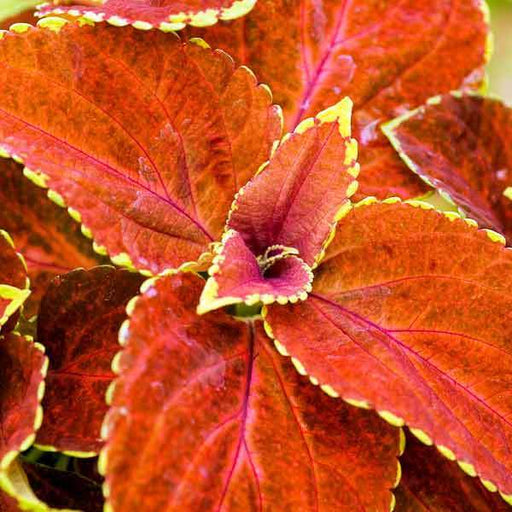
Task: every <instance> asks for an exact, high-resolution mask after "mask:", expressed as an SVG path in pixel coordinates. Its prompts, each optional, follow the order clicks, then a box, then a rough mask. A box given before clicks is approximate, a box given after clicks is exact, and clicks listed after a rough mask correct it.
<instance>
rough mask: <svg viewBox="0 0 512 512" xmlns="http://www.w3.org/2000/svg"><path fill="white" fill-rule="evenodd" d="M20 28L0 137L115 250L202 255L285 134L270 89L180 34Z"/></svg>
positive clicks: (7, 71)
mask: <svg viewBox="0 0 512 512" xmlns="http://www.w3.org/2000/svg"><path fill="white" fill-rule="evenodd" d="M54 28H55V27H54ZM24 29H27V31H26V32H25V33H22V34H13V33H8V34H6V35H5V36H4V38H3V40H2V41H1V42H0V63H1V64H0V65H1V67H2V69H3V71H4V72H3V73H2V74H1V76H0V141H1V142H0V146H1V147H3V148H4V149H5V150H6V151H7V152H8V153H10V154H16V155H18V157H20V158H21V159H22V160H24V161H25V163H26V165H27V166H28V167H29V168H31V169H34V170H40V171H43V172H44V175H43V176H40V180H41V181H43V182H44V183H46V184H47V185H48V186H50V188H51V189H52V190H54V191H56V192H57V194H53V196H54V199H57V200H59V194H60V195H61V196H62V197H63V198H64V200H65V202H66V203H67V204H68V205H69V206H71V207H72V208H74V209H76V210H78V211H79V212H80V214H81V216H82V219H83V222H84V224H85V225H86V226H87V227H88V228H90V230H91V231H92V233H93V234H94V238H95V240H96V241H97V242H98V244H100V245H104V246H105V247H106V248H107V249H108V251H109V253H110V254H111V255H112V256H114V257H115V258H114V261H115V262H116V263H126V264H128V263H130V259H131V262H132V263H133V265H135V266H136V267H137V268H141V269H149V270H150V271H152V272H159V271H161V270H164V269H166V268H169V267H176V266H179V265H181V264H183V263H185V262H186V261H189V260H196V259H197V258H198V257H199V256H200V255H201V253H202V252H204V251H206V250H207V249H208V244H209V243H210V242H211V241H212V240H215V239H217V238H219V237H220V234H221V232H222V228H223V225H224V222H225V218H226V214H227V212H228V210H229V206H230V204H231V201H232V197H233V194H234V193H235V192H236V190H238V188H239V187H240V186H241V185H243V184H244V183H245V182H246V181H247V179H248V178H249V177H250V176H251V175H252V174H253V173H254V172H255V171H256V169H258V167H259V166H260V165H261V163H262V162H264V161H265V160H267V159H268V155H269V151H270V148H271V146H272V144H273V142H274V140H275V139H277V138H279V135H280V130H281V127H280V121H279V113H278V110H277V109H276V107H273V106H271V98H270V94H269V92H268V88H265V87H263V86H257V84H256V80H255V78H254V75H252V73H251V72H250V71H249V70H248V69H246V68H238V69H235V67H234V65H233V63H232V61H231V59H230V58H229V57H228V56H227V55H225V54H224V53H223V52H218V51H212V50H210V49H208V48H204V47H203V43H200V44H192V43H188V44H183V43H181V42H180V40H179V39H178V38H177V36H174V35H169V34H163V33H160V32H150V33H142V32H140V31H137V30H133V29H132V28H125V29H116V28H111V27H105V26H97V27H82V28H80V27H78V26H76V25H71V24H70V25H68V26H66V27H63V28H61V29H60V33H55V32H54V31H52V30H47V29H33V28H27V27H23V26H22V30H24ZM141 55H143V56H144V58H141ZM100 78H101V79H100ZM20 89H23V90H26V91H30V94H26V95H22V96H21V97H20V94H19V91H20ZM71 113H72V115H71ZM240 148H243V150H241V151H239V149H240ZM232 155H236V156H232ZM125 253H128V255H129V257H128V256H127V255H126V254H125Z"/></svg>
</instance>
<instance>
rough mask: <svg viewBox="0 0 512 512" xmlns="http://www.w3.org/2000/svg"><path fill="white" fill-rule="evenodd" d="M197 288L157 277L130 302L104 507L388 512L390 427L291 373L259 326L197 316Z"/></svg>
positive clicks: (106, 454)
mask: <svg viewBox="0 0 512 512" xmlns="http://www.w3.org/2000/svg"><path fill="white" fill-rule="evenodd" d="M201 288H202V281H201V280H200V279H199V278H198V277H195V276H193V275H190V274H182V275H175V276H169V277H165V278H161V279H159V280H158V281H156V283H154V284H153V285H152V286H151V287H149V288H148V289H147V290H146V292H145V295H143V296H142V298H140V299H139V300H138V302H137V304H136V306H135V309H134V313H133V316H132V318H131V322H130V327H129V329H128V331H127V334H126V337H125V338H124V342H125V349H124V351H123V352H122V355H121V358H120V360H119V371H120V378H119V380H118V381H117V385H116V388H115V391H114V394H113V407H112V409H111V410H110V412H109V414H108V416H107V420H106V425H105V426H106V428H105V431H106V434H107V437H108V440H107V444H106V448H105V450H104V451H103V452H102V459H103V464H102V466H103V467H104V469H105V470H106V483H107V484H108V495H109V498H108V501H109V504H110V506H111V507H112V510H114V511H122V510H130V509H131V508H133V507H134V506H139V507H140V506H142V507H143V508H144V510H145V511H147V512H151V511H157V510H158V511H160V510H163V509H165V508H166V507H170V508H173V509H176V510H178V509H180V510H201V511H205V512H207V511H209V510H212V511H213V510H223V511H228V510H233V511H239V510H247V511H262V510H266V511H270V510H276V509H279V510H281V511H283V512H285V511H296V510H301V511H304V512H308V511H325V512H326V511H328V510H340V511H345V510H347V511H348V510H350V511H353V510H369V509H371V510H378V511H383V512H384V511H387V510H388V509H389V506H390V501H391V494H390V491H389V489H390V488H391V487H392V486H393V483H394V480H395V478H396V470H397V462H396V456H397V454H398V451H399V439H398V438H399V432H398V430H396V429H392V428H389V426H388V425H386V424H385V423H384V422H382V421H381V420H380V419H379V418H378V417H377V416H376V415H374V414H373V413H371V412H369V411H358V410H356V409H354V408H350V407H348V406H346V405H344V404H343V403H342V402H339V401H334V400H333V399H331V398H329V397H328V396H327V395H325V394H323V393H322V392H321V391H320V390H319V389H318V388H316V387H314V386H312V385H311V384H310V383H309V382H308V381H307V379H304V378H302V377H300V376H298V375H297V373H296V372H295V370H294V369H293V367H292V366H291V364H290V362H289V360H287V359H284V358H282V357H281V356H279V355H278V354H277V353H276V352H275V351H274V350H273V348H272V347H271V346H270V345H269V340H268V339H267V338H266V336H265V334H264V333H263V330H262V328H261V324H260V323H256V324H252V323H244V322H238V321H236V320H234V319H233V318H231V317H229V316H228V315H227V314H226V313H224V312H223V311H217V312H215V313H211V314H207V315H204V316H197V315H196V313H195V306H196V304H197V301H198V298H199V294H200V292H201ZM164 311H165V314H163V312H164ZM135 452H136V453H137V454H138V455H137V464H136V465H134V464H132V463H131V461H132V454H133V453H135ZM129 461H130V463H129ZM148 489H150V490H151V491H150V492H148Z"/></svg>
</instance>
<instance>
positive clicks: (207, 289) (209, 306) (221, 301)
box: [197, 229, 313, 315]
mask: <svg viewBox="0 0 512 512" xmlns="http://www.w3.org/2000/svg"><path fill="white" fill-rule="evenodd" d="M235 234H236V231H235V230H233V229H229V230H227V231H225V232H224V234H223V235H222V240H221V242H220V244H217V245H216V246H215V249H214V253H215V256H214V257H213V260H212V265H211V266H210V268H209V269H208V275H209V277H208V280H207V281H206V284H205V286H204V288H203V292H202V293H201V297H200V299H199V304H198V306H197V314H198V315H203V314H205V313H208V312H210V311H213V310H214V309H219V308H222V307H224V306H229V305H232V304H245V305H247V306H254V305H255V304H258V303H262V304H273V303H274V302H277V303H278V304H281V305H284V304H287V303H288V302H291V303H292V304H294V303H296V302H298V301H300V300H306V299H307V296H308V293H309V292H310V291H311V289H312V285H311V283H312V282H313V272H312V270H311V269H310V268H309V266H308V265H307V264H306V263H304V262H303V261H302V260H300V257H298V256H296V255H293V257H295V258H297V259H299V260H300V261H301V263H302V265H303V268H304V270H305V271H306V272H307V274H308V275H309V282H308V283H307V284H306V285H305V286H304V287H303V289H302V290H300V291H298V292H297V293H295V294H293V295H271V294H263V295H261V294H258V293H254V294H251V295H246V296H245V297H222V298H219V296H218V290H219V285H218V283H217V281H216V280H215V276H217V275H220V274H221V270H220V266H219V264H220V263H221V262H222V261H224V259H225V256H224V255H223V254H222V252H223V249H224V246H225V245H226V243H227V241H228V240H229V239H230V238H232V237H233V236H234V235H235ZM272 247H275V246H272ZM269 249H270V248H268V249H267V251H268V250H269ZM288 249H290V250H293V248H288Z"/></svg>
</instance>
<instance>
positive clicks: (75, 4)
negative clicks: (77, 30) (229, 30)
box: [38, 0, 256, 32]
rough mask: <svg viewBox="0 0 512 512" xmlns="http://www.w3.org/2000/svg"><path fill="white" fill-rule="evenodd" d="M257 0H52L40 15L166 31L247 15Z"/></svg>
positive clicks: (205, 24)
mask: <svg viewBox="0 0 512 512" xmlns="http://www.w3.org/2000/svg"><path fill="white" fill-rule="evenodd" d="M255 3H256V0H157V1H155V0H52V2H46V3H43V4H40V5H39V6H38V15H39V16H47V15H49V14H50V15H51V14H63V15H66V16H72V17H76V18H82V17H83V18H85V19H86V20H88V21H92V22H99V21H106V22H107V23H110V24H111V25H113V26H116V27H124V26H126V25H132V26H133V27H135V28H137V29H140V30H150V29H152V28H159V29H160V30H163V31H164V32H170V31H176V30H181V29H182V28H184V27H185V26H186V25H191V26H193V27H207V26H209V25H214V24H215V23H217V22H218V21H219V20H234V19H236V18H240V17H241V16H244V15H245V14H247V13H248V12H249V11H250V10H251V9H252V8H253V7H254V4H255Z"/></svg>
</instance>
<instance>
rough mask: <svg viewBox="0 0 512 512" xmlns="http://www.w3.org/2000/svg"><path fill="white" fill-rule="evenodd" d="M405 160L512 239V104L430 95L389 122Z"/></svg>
mask: <svg viewBox="0 0 512 512" xmlns="http://www.w3.org/2000/svg"><path fill="white" fill-rule="evenodd" d="M384 130H385V133H386V134H387V136H388V138H389V139H390V141H391V142H392V144H393V145H394V146H395V148H396V149H397V150H398V151H399V152H400V154H401V156H402V158H403V160H404V162H405V163H406V164H407V165H408V166H409V167H410V169H411V170H413V171H414V172H415V173H417V174H418V175H419V176H420V177H421V178H423V180H425V181H426V182H427V183H428V184H429V185H431V186H433V187H435V188H437V189H440V190H443V191H444V192H446V193H447V194H449V196H450V197H451V198H452V200H453V201H455V203H456V204H457V205H459V206H460V207H461V208H462V209H463V210H464V211H465V212H466V213H467V214H468V215H469V216H470V217H471V218H474V219H475V220H476V221H478V223H479V224H480V225H481V226H482V227H487V228H491V229H494V230H497V231H499V232H500V233H504V234H506V236H507V237H508V238H509V239H510V238H512V109H510V107H507V106H506V105H505V104H503V103H502V102H501V101H499V100H496V99H492V98H484V97H481V96H475V95H468V94H459V93H456V94H447V95H445V96H441V97H435V98H432V99H431V100H430V101H429V102H427V104H426V105H425V106H423V107H420V108H418V109H417V110H414V111H412V112H409V113H408V114H405V115H404V116H402V117H399V118H397V119H395V120H394V121H392V122H391V123H388V124H387V125H386V126H385V127H384Z"/></svg>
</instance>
